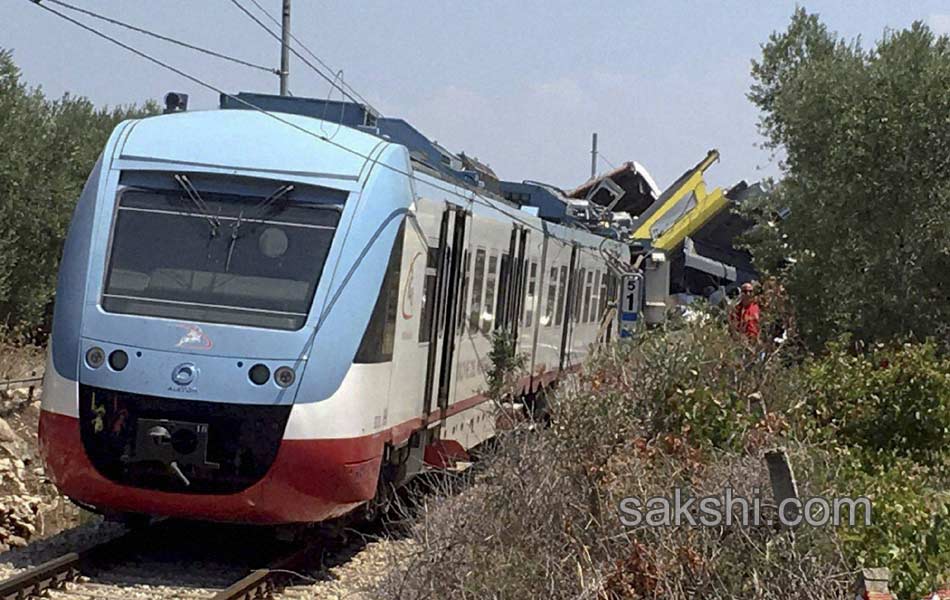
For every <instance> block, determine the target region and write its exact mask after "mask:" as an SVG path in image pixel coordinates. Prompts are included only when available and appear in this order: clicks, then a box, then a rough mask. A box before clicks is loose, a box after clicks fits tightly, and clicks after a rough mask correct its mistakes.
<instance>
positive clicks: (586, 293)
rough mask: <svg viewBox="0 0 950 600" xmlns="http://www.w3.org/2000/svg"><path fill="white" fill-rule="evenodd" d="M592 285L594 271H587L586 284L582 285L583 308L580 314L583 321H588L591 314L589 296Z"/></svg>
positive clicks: (591, 291)
mask: <svg viewBox="0 0 950 600" xmlns="http://www.w3.org/2000/svg"><path fill="white" fill-rule="evenodd" d="M578 283H579V282H578ZM593 285H594V272H593V271H588V272H587V284H586V285H585V286H584V310H583V314H582V315H581V320H583V321H584V322H585V323H589V322H590V316H591V313H590V297H591V294H592V293H593V289H592V288H593Z"/></svg>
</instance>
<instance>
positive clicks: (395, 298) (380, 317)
mask: <svg viewBox="0 0 950 600" xmlns="http://www.w3.org/2000/svg"><path fill="white" fill-rule="evenodd" d="M403 230H404V226H403V225H400V226H399V231H398V232H397V233H396V241H395V243H394V244H393V249H392V251H391V252H390V253H389V263H388V264H387V266H386V275H384V276H383V283H382V285H381V286H380V290H379V296H378V297H377V298H376V305H375V306H374V307H373V314H372V315H371V316H370V318H369V323H368V324H367V326H366V331H365V332H363V339H362V340H361V341H360V347H359V350H357V351H356V357H355V358H354V359H353V362H355V363H380V362H388V361H390V360H392V359H393V344H394V342H395V340H396V315H397V312H398V310H399V273H400V267H401V265H402V238H403Z"/></svg>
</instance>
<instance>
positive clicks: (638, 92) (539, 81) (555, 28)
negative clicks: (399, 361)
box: [0, 0, 950, 187]
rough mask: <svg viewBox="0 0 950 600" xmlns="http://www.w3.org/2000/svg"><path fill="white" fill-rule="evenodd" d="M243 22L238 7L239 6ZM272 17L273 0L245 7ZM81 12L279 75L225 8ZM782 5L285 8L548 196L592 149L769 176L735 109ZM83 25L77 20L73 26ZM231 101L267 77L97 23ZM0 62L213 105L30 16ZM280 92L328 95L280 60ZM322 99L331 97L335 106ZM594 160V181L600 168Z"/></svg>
mask: <svg viewBox="0 0 950 600" xmlns="http://www.w3.org/2000/svg"><path fill="white" fill-rule="evenodd" d="M240 1H241V2H242V3H243V4H244V5H245V6H248V7H249V8H251V9H252V10H253V6H252V5H251V3H250V1H249V0H240ZM259 1H260V2H261V4H263V5H264V6H265V7H267V8H268V9H270V10H271V12H272V14H275V15H276V14H278V11H279V7H280V0H259ZM72 3H74V4H77V5H79V6H82V7H85V8H88V9H91V10H94V11H97V12H100V13H104V14H108V15H111V16H114V17H116V18H120V19H122V20H126V21H130V22H132V23H135V24H137V25H140V26H143V27H146V28H149V29H152V30H154V31H157V32H160V33H165V34H168V35H170V36H172V37H177V38H181V39H185V40H188V41H191V42H192V43H195V44H197V45H203V46H208V47H212V48H214V49H216V50H219V51H221V52H223V53H227V54H232V55H235V56H239V57H242V58H244V59H247V60H250V61H252V62H259V63H265V64H267V65H273V66H276V65H277V63H278V55H279V45H278V44H277V42H275V41H274V40H273V39H271V38H270V37H269V36H268V35H267V34H266V33H265V32H264V31H263V30H261V29H260V28H259V27H258V26H257V25H255V24H254V23H253V22H251V21H250V20H249V19H247V17H246V16H244V15H243V14H242V13H241V12H240V11H239V10H238V9H237V8H236V7H235V6H234V5H233V4H232V3H231V2H230V0H201V1H196V0H113V1H107V0H72ZM805 6H806V7H807V8H808V10H809V11H812V12H818V13H820V15H821V16H822V18H823V19H824V20H825V22H826V23H827V24H828V25H829V26H830V28H831V29H833V30H835V31H838V32H839V33H841V34H842V35H844V36H847V37H849V38H851V37H854V36H858V35H860V36H861V37H862V38H863V39H864V40H865V45H869V44H870V43H871V42H872V41H873V40H877V39H879V38H880V37H881V34H882V33H883V31H884V30H885V28H903V27H907V26H908V25H909V24H910V23H911V22H913V21H914V20H918V19H919V20H924V21H927V22H928V23H929V24H930V25H931V26H932V27H933V28H934V29H935V30H937V31H939V32H941V33H948V32H950V1H948V0H943V1H936V0H919V1H915V2H894V1H893V0H866V1H861V2H855V1H848V2H844V1H838V2H811V3H807V4H805ZM794 8H795V4H794V3H791V2H777V1H775V2H753V1H749V2H720V3H713V2H670V1H667V2H625V1H620V0H618V1H615V2H576V1H562V0H545V1H541V0H538V1H533V0H532V1H520V0H519V1H517V2H511V1H505V0H498V1H481V2H435V1H426V2H423V1H416V2H391V1H385V0H374V1H349V2H342V1H334V2H316V1H313V0H294V4H293V16H292V30H293V31H294V33H295V34H296V35H297V36H298V37H300V38H301V39H302V40H303V41H304V42H305V43H306V44H307V45H308V46H309V47H310V48H311V49H312V50H313V51H314V52H316V53H317V54H318V55H320V56H321V57H322V58H323V59H324V60H325V61H326V62H327V63H329V64H330V65H331V66H332V67H334V68H335V69H343V71H344V76H345V78H346V81H347V82H348V83H350V84H351V85H352V86H353V87H355V88H356V89H357V90H358V91H359V92H360V93H361V94H363V95H364V96H365V97H366V98H367V99H368V100H369V101H370V102H371V103H373V104H375V105H376V106H377V107H378V108H380V109H381V110H382V112H383V113H384V114H386V115H387V116H398V117H402V118H405V119H407V120H409V121H410V122H411V123H413V124H414V125H416V126H417V127H418V128H419V129H421V130H422V131H423V133H425V134H426V135H428V136H429V137H430V138H434V139H437V140H438V141H439V142H441V143H442V144H443V145H445V146H447V147H448V148H450V149H452V150H455V151H460V150H465V151H466V152H467V153H469V154H472V155H474V156H477V157H479V158H480V159H482V160H483V161H485V162H487V163H488V164H490V165H491V166H492V167H493V168H494V169H495V170H496V172H497V173H498V174H499V175H500V176H501V177H503V178H505V179H517V180H520V179H537V180H543V181H548V182H551V183H554V184H555V185H560V186H562V187H573V186H574V185H577V184H579V183H581V182H583V181H584V180H585V179H586V178H587V175H588V173H589V170H590V155H589V149H590V135H591V132H593V131H597V132H598V133H599V135H600V148H601V150H602V153H603V156H604V157H605V158H606V159H608V160H609V161H611V162H613V163H614V164H618V163H620V162H622V161H625V160H637V161H639V162H640V163H642V164H643V165H645V166H646V167H647V169H648V170H650V172H651V173H652V174H653V176H654V178H655V179H656V180H657V183H658V184H659V185H660V187H664V186H666V185H667V184H669V183H670V182H672V181H673V179H675V178H676V177H677V176H678V175H679V174H680V173H681V172H682V171H683V170H685V169H686V168H687V167H689V166H691V165H692V164H693V163H695V162H697V161H698V160H699V159H700V158H702V157H703V156H705V153H706V151H707V150H708V149H710V148H718V149H719V150H720V152H721V154H722V161H721V163H720V164H719V165H717V166H715V167H713V169H712V170H711V171H710V172H709V180H710V181H711V182H712V183H714V184H717V185H723V186H728V185H731V184H733V183H735V182H736V181H738V180H739V179H747V180H750V181H751V180H756V179H759V178H761V177H763V176H765V175H773V176H774V175H776V174H777V173H778V167H777V165H776V164H775V163H774V161H770V158H769V155H768V153H766V152H765V151H764V150H762V149H760V148H759V147H758V144H759V143H760V142H761V140H760V138H759V136H758V134H757V130H756V122H757V119H758V114H757V112H756V110H755V109H754V108H753V107H752V106H751V104H749V102H748V101H747V100H746V98H745V94H746V92H747V90H748V88H749V84H750V78H749V61H750V60H751V59H752V58H755V57H757V56H758V54H759V52H760V44H762V43H763V42H764V41H766V39H767V38H768V35H769V33H770V32H772V31H774V30H781V29H784V28H785V26H786V25H787V23H788V19H789V16H790V15H791V14H792V12H793V10H794ZM83 19H85V18H84V17H83ZM95 26H96V27H97V28H100V29H103V30H106V31H109V32H110V33H114V34H115V35H116V36H117V37H119V38H120V39H122V40H125V41H127V42H129V43H131V44H132V45H134V46H136V47H138V48H141V49H143V50H146V51H148V52H150V53H152V54H154V55H155V56H158V57H161V58H163V59H165V60H167V61H169V62H171V63H173V64H174V65H176V66H179V67H181V68H183V69H185V70H187V71H189V72H191V73H193V74H195V75H198V76H199V77H200V78H202V79H205V80H207V81H209V82H211V83H213V84H214V85H216V86H218V87H220V88H223V89H225V90H229V91H239V90H246V91H263V92H274V93H276V91H277V78H276V76H273V75H268V74H266V73H262V72H258V71H253V70H249V69H247V68H244V67H240V66H236V65H231V64H229V63H224V62H221V61H219V60H217V59H214V58H211V57H206V56H203V55H198V54H196V53H194V52H192V51H190V50H184V49H180V48H176V47H173V46H169V45H167V44H164V43H162V42H159V41H156V40H152V39H149V38H144V37H143V36H140V35H138V34H135V33H132V32H128V31H125V30H120V29H116V28H113V27H111V26H108V25H105V24H102V23H95ZM0 47H4V48H12V49H13V50H14V53H15V54H14V58H15V60H16V62H17V63H18V64H19V66H20V67H21V69H22V70H23V75H24V78H25V79H26V81H27V82H28V83H29V84H30V85H39V86H42V87H43V89H44V90H46V92H47V93H48V94H50V95H53V96H59V95H60V94H62V93H64V92H67V91H68V92H70V93H72V94H77V95H82V96H87V97H89V98H90V99H91V100H93V101H94V102H96V103H97V104H117V103H128V102H140V101H142V100H144V99H147V98H155V99H161V98H162V97H163V96H164V94H165V92H166V91H168V90H178V91H183V92H187V93H189V94H190V95H191V106H192V107H193V108H210V107H213V106H215V105H216V102H217V98H216V96H215V95H214V94H213V93H212V92H209V91H207V90H204V89H201V88H199V87H198V86H196V85H195V84H193V83H191V82H189V81H186V80H182V79H181V78H180V77H178V76H176V75H174V74H172V73H168V72H166V71H164V70H162V69H161V68H159V67H157V66H154V65H152V64H150V63H147V62H145V61H143V60H142V59H140V58H138V57H135V56H133V55H130V54H128V53H126V52H125V51H124V50H121V49H120V48H118V47H116V46H113V45H111V44H109V43H108V42H105V41H104V40H101V39H99V38H96V37H94V36H92V35H91V34H89V33H87V32H85V31H82V30H80V29H78V28H77V27H75V26H73V25H70V24H68V23H66V22H64V21H62V20H60V19H58V18H56V17H54V16H52V15H50V14H49V13H46V12H45V11H43V10H42V9H40V8H38V7H36V6H34V5H33V4H32V3H31V2H30V1H29V0H0ZM290 89H291V91H292V92H293V93H294V94H295V95H297V96H304V95H306V96H319V97H326V96H327V94H328V89H329V86H328V85H327V84H326V83H325V82H324V81H323V80H322V79H320V78H319V77H318V76H317V75H315V74H314V73H313V72H311V71H310V70H309V69H308V68H307V67H306V66H304V65H303V64H301V63H300V62H298V61H294V63H293V66H292V72H291V81H290ZM335 97H339V94H337V95H336V96H335ZM607 168H608V165H607V163H606V162H600V164H599V170H606V169H607Z"/></svg>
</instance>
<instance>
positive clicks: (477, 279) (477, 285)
mask: <svg viewBox="0 0 950 600" xmlns="http://www.w3.org/2000/svg"><path fill="white" fill-rule="evenodd" d="M484 285H485V249H484V248H479V249H477V250H475V270H474V271H472V303H471V305H470V309H469V320H468V329H469V331H470V332H472V333H474V332H476V331H478V327H479V320H480V319H481V316H482V289H483V287H484Z"/></svg>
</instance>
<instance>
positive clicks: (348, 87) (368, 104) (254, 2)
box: [250, 0, 381, 114]
mask: <svg viewBox="0 0 950 600" xmlns="http://www.w3.org/2000/svg"><path fill="white" fill-rule="evenodd" d="M250 2H251V4H253V5H254V6H256V7H257V10H259V11H261V12H262V13H264V16H266V17H267V18H268V19H269V20H270V22H271V23H273V24H274V25H276V26H278V27H280V26H281V23H280V21H278V20H277V17H275V16H273V15H272V14H271V13H270V12H268V10H267V9H266V8H264V7H263V6H261V3H260V2H258V0H250ZM290 39H292V40H293V41H295V42H297V45H299V46H300V47H301V48H303V50H304V52H306V53H307V54H309V55H310V57H311V58H313V59H314V60H315V61H317V62H318V63H320V66H322V67H323V68H324V69H326V70H327V71H329V72H331V73H337V71H336V70H335V69H333V68H332V67H330V65H328V64H327V63H326V61H324V60H323V59H322V58H320V57H319V56H317V55H316V54H315V53H314V52H313V51H312V50H311V49H310V48H308V47H307V45H306V44H304V43H303V42H302V41H300V38H298V37H297V36H295V35H294V34H293V32H290ZM340 83H341V84H342V85H344V86H346V89H348V90H350V91H351V92H353V95H354V96H356V97H357V98H359V99H360V101H361V102H362V103H363V104H365V105H366V106H367V107H369V108H371V109H372V110H373V111H375V112H376V113H377V114H381V113H379V111H378V110H376V108H374V107H373V106H372V105H371V104H370V103H369V101H368V100H366V98H364V97H363V96H362V94H360V93H359V92H358V91H356V90H355V89H353V86H351V85H350V84H348V83H347V82H346V81H344V80H343V79H342V78H341V79H340Z"/></svg>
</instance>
